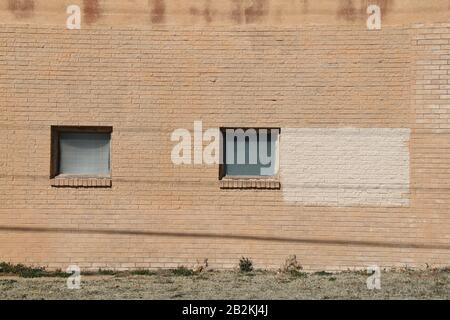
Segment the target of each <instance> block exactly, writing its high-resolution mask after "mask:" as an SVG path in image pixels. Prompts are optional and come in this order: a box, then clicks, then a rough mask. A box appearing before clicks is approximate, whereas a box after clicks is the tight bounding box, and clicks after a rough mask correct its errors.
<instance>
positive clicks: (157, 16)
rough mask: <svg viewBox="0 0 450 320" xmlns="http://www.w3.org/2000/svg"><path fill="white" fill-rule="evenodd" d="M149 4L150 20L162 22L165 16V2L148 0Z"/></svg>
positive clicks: (162, 0)
mask: <svg viewBox="0 0 450 320" xmlns="http://www.w3.org/2000/svg"><path fill="white" fill-rule="evenodd" d="M149 6H150V7H151V14H150V20H151V22H152V23H163V22H164V21H165V18H166V4H165V3H164V0H149Z"/></svg>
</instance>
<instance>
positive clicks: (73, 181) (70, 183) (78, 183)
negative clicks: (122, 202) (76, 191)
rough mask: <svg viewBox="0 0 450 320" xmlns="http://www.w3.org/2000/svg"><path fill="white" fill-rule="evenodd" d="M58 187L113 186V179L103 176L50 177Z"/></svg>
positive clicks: (51, 182)
mask: <svg viewBox="0 0 450 320" xmlns="http://www.w3.org/2000/svg"><path fill="white" fill-rule="evenodd" d="M50 184H51V186H52V187H56V188H111V186H112V179H111V178H103V177H61V176H57V177H55V178H53V179H50Z"/></svg>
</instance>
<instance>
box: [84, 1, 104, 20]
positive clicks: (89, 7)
mask: <svg viewBox="0 0 450 320" xmlns="http://www.w3.org/2000/svg"><path fill="white" fill-rule="evenodd" d="M100 11H101V8H100V4H99V3H98V0H83V14H84V20H85V21H86V23H87V24H91V23H94V22H95V21H97V20H98V18H100V15H101V12H100Z"/></svg>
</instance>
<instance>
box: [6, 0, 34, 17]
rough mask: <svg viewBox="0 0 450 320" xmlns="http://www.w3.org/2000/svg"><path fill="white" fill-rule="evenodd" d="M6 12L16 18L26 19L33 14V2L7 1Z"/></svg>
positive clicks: (31, 0)
mask: <svg viewBox="0 0 450 320" xmlns="http://www.w3.org/2000/svg"><path fill="white" fill-rule="evenodd" d="M8 10H9V11H11V12H12V13H14V15H15V16H16V17H17V18H28V17H31V16H32V15H33V12H34V0H8Z"/></svg>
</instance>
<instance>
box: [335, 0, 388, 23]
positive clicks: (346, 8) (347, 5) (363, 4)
mask: <svg viewBox="0 0 450 320" xmlns="http://www.w3.org/2000/svg"><path fill="white" fill-rule="evenodd" d="M394 1H395V0H360V1H359V8H357V7H356V5H355V3H354V1H353V0H339V8H338V11H337V16H338V18H343V19H345V20H349V21H354V20H356V19H360V18H364V17H366V16H368V14H367V7H368V6H369V5H372V4H376V5H378V6H379V7H380V9H381V14H382V15H385V14H387V13H388V12H389V11H390V8H391V7H392V6H393V4H394Z"/></svg>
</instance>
